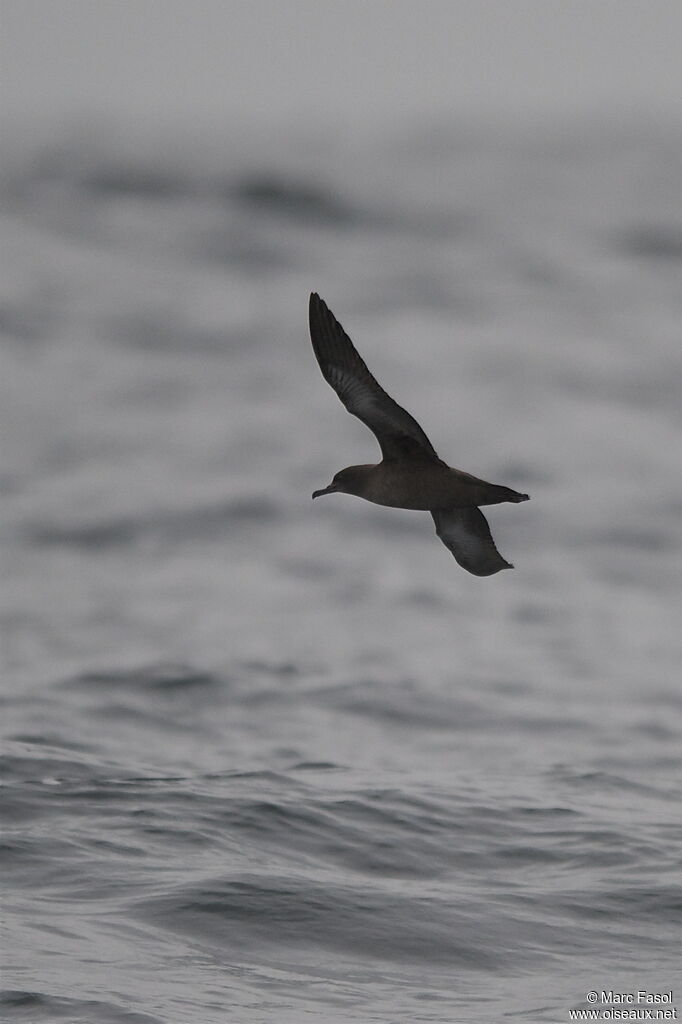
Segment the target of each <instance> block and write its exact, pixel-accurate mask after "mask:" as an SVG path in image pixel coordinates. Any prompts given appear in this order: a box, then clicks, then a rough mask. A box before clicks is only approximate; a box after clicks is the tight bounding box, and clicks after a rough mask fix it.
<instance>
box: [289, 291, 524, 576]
mask: <svg viewBox="0 0 682 1024" xmlns="http://www.w3.org/2000/svg"><path fill="white" fill-rule="evenodd" d="M309 315H310V337H311V339H312V343H313V350H314V352H315V356H316V357H317V361H318V363H319V364H320V369H321V370H322V375H323V377H324V379H325V380H326V381H327V383H328V384H330V385H331V387H333V388H334V390H335V391H336V393H337V395H338V396H339V398H340V399H341V401H342V402H343V404H344V405H345V407H346V409H347V410H348V412H350V413H352V414H353V415H354V416H357V417H358V419H360V420H362V422H363V423H364V424H365V425H366V426H367V427H369V429H370V430H371V431H372V432H373V433H374V435H375V436H376V438H377V440H378V442H379V446H380V448H381V454H382V456H383V458H382V461H381V462H380V463H379V464H378V465H376V466H374V465H369V466H349V467H348V468H347V469H342V470H340V471H339V472H338V473H337V474H336V475H335V477H334V479H333V480H332V482H331V484H330V485H329V486H328V487H325V488H324V489H322V490H320V491H315V492H314V494H313V498H316V497H318V496H319V495H322V494H330V493H332V492H334V491H341V492H344V493H347V494H355V495H357V496H358V497H360V498H365V499H366V500H367V501H372V502H374V503H375V504H377V505H388V506H390V507H393V508H409V509H421V510H423V511H429V512H431V515H432V516H433V519H434V522H435V524H436V533H437V534H438V536H439V537H440V539H441V540H442V541H443V543H444V544H445V546H446V547H447V548H449V550H450V551H451V552H452V554H453V555H454V557H455V559H456V560H457V562H458V563H459V564H460V565H461V566H462V567H463V568H464V569H466V570H467V571H468V572H470V573H473V574H474V575H475V576H491V575H493V574H494V573H496V572H499V571H500V570H501V569H511V568H513V566H512V565H511V564H510V563H509V562H507V561H505V559H504V558H502V556H501V555H500V553H499V551H498V550H497V548H496V547H495V543H494V541H493V538H492V536H491V533H490V529H489V527H488V523H487V521H486V519H485V516H484V515H483V513H482V512H481V510H480V508H479V507H478V506H479V505H494V504H498V503H499V502H505V501H510V502H519V501H527V500H528V495H527V494H520V493H519V492H518V491H514V490H512V489H511V488H509V487H504V486H502V485H500V484H490V483H487V482H486V481H485V480H480V479H478V477H475V476H471V475H470V474H469V473H463V472H462V471H461V470H458V469H452V468H451V467H450V466H448V465H446V463H445V462H443V460H442V459H439V458H438V455H437V454H436V451H435V449H434V447H433V445H432V444H431V442H430V441H429V439H428V437H427V436H426V434H425V433H424V431H423V430H422V428H421V427H420V426H419V424H418V423H417V421H416V420H415V419H414V418H413V417H412V416H411V415H410V414H409V412H406V411H405V409H403V408H401V406H399V405H398V403H397V402H395V401H394V400H393V399H392V398H391V396H390V395H388V394H387V393H386V392H385V391H384V389H383V388H382V387H381V386H380V385H379V384H378V383H377V381H376V380H375V379H374V377H373V376H372V374H371V373H370V371H369V370H368V369H367V366H366V365H365V363H364V361H363V360H362V358H361V357H360V355H359V353H358V352H357V350H356V348H355V346H354V345H353V342H352V341H351V340H350V338H349V337H348V335H347V334H346V332H345V331H344V329H343V327H342V326H341V324H340V323H339V322H338V320H337V319H336V318H335V317H334V314H333V313H332V312H331V310H330V309H329V307H328V306H327V305H326V303H325V302H324V301H323V300H322V299H321V298H320V296H319V295H317V294H316V293H315V292H313V293H312V295H311V296H310V309H309Z"/></svg>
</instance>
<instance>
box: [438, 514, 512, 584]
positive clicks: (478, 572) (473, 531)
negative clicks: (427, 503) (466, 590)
mask: <svg viewBox="0 0 682 1024" xmlns="http://www.w3.org/2000/svg"><path fill="white" fill-rule="evenodd" d="M431 515H432V516H433V521H434V523H435V524H436V533H437V534H438V536H439V537H440V539H441V540H442V541H443V544H445V546H446V548H449V549H450V551H452V553H453V555H454V556H455V559H456V561H457V562H459V564H460V565H461V566H462V568H463V569H466V570H467V572H471V573H473V574H474V576H493V575H494V574H495V573H496V572H499V571H500V569H513V568H514V566H513V565H511V564H510V563H509V562H505V560H504V558H503V557H502V555H501V554H500V552H499V551H498V550H497V548H496V547H495V541H494V540H493V538H492V534H491V533H490V527H489V526H488V522H487V520H486V518H485V516H484V515H483V513H482V512H481V510H480V508H453V509H447V510H446V511H440V510H436V511H434V512H432V513H431Z"/></svg>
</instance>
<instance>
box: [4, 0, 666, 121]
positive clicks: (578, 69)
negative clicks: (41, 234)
mask: <svg viewBox="0 0 682 1024" xmlns="http://www.w3.org/2000/svg"><path fill="white" fill-rule="evenodd" d="M0 7H1V10H2V49H3V69H4V70H3V89H2V95H3V99H2V109H3V113H4V115H5V116H6V117H9V118H11V119H17V118H18V119H20V120H21V119H23V118H25V117H26V116H29V115H30V116H35V117H44V116H47V117H50V118H53V117H56V118H64V117H67V118H68V117H71V116H74V115H76V114H79V113H83V112H87V111H92V110H96V111H97V112H102V111H104V112H107V113H111V114H114V115H122V116H128V115H129V114H130V113H131V112H134V111H138V112H140V113H142V114H145V115H149V114H152V115H154V116H163V117H167V116H169V115H170V116H176V115H177V116H181V117H187V116H189V117H196V116H201V117H212V116H215V115H218V114H224V115H229V116H233V117H234V116H237V117H241V118H244V119H245V120H249V121H252V120H254V119H257V118H260V117H263V118H265V119H273V118H275V119H279V118H282V117H283V118H294V119H297V118H299V117H303V116H307V117H312V118H314V119H317V118H319V117H322V116H324V117H329V118H336V119H341V121H343V122H347V123H349V124H353V123H357V124H361V123H362V124H369V125H371V124H373V123H376V122H379V121H383V122H388V123H389V124H392V123H395V122H397V121H399V120H403V119H405V118H406V117H407V118H410V117H413V116H414V115H431V116H434V117H438V116H441V115H443V114H449V113H452V114H456V115H467V114H470V113H473V114H478V113H481V112H483V113H486V114H492V115H498V116H499V115H502V116H505V117H506V116H513V115H522V116H534V115H537V114H540V115H546V114H548V113H549V114H551V113H553V112H560V111H567V112H584V111H592V112H600V111H602V112H603V111H613V110H623V111H627V110H632V109H634V110H636V111H644V112H647V111H657V112H660V113H662V114H668V115H669V114H670V113H672V112H673V111H675V110H676V109H677V110H678V111H680V110H681V109H682V70H681V69H682V60H681V59H680V54H681V53H682V0H638V2H635V0H0Z"/></svg>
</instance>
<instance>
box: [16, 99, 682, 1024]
mask: <svg viewBox="0 0 682 1024" xmlns="http://www.w3.org/2000/svg"><path fill="white" fill-rule="evenodd" d="M9 141H10V144H9V145H6V146H5V152H6V155H5V163H4V168H3V171H2V176H1V178H0V198H1V200H2V236H3V243H4V244H3V248H4V251H5V272H4V274H3V280H2V285H1V290H0V328H1V331H2V336H1V345H2V355H1V359H2V379H1V388H2V400H1V416H2V472H1V477H0V482H1V485H2V509H3V511H2V560H3V587H2V602H3V611H2V616H3V661H4V669H3V684H2V705H3V707H2V732H3V745H2V770H3V783H4V785H3V789H2V800H3V811H2V820H3V832H2V858H3V866H2V878H3V886H4V897H3V909H2V915H3V935H4V937H3V954H2V958H3V968H4V969H3V989H4V992H3V995H2V997H0V1013H1V1014H2V1015H3V1019H6V1020H7V1021H10V1022H14V1021H22V1022H29V1021H30V1022H55V1024H57V1022H67V1024H81V1022H85V1024H124V1022H125V1024H190V1022H192V1024H194V1022H197V1024H226V1022H227V1024H294V1022H295V1024H299V1022H309V1024H326V1022H330V1024H336V1022H338V1024H341V1022H361V1024H373V1022H377V1024H378V1022H381V1024H412V1022H429V1024H436V1022H438V1024H445V1022H484V1024H491V1022H495V1024H496V1022H502V1021H520V1022H531V1024H563V1022H567V1021H569V1020H570V1019H571V1017H570V1011H571V1010H576V1009H580V1008H586V1007H587V1006H588V1005H589V1002H587V1001H586V1000H587V998H588V997H587V993H588V992H589V991H591V990H594V991H596V992H597V993H598V995H599V998H600V1001H599V1002H598V1003H597V1004H596V1007H597V1009H598V1010H604V1004H603V1002H602V1001H601V995H602V993H603V992H606V993H608V992H609V991H618V992H623V993H632V992H634V993H636V992H637V991H638V990H647V991H648V992H650V993H669V992H670V991H671V990H672V991H673V997H672V1005H673V1006H674V1005H677V1007H678V1008H679V1012H682V968H681V967H680V964H681V963H682V960H681V959H680V949H682V866H681V858H680V850H681V840H682V815H681V811H680V807H681V803H680V801H681V798H682V746H681V737H682V683H681V679H682V671H681V669H682V617H681V612H680V607H681V606H680V589H681V588H680V584H681V576H682V573H681V569H682V561H681V559H680V524H681V522H682V472H681V464H680V452H681V451H682V408H681V405H680V392H681V388H682V205H681V204H680V195H681V194H682V137H681V136H680V135H679V133H678V134H675V133H674V132H673V131H672V130H671V126H670V125H666V124H657V123H656V121H655V119H653V118H652V119H651V121H650V122H649V123H642V122H641V121H635V120H633V122H632V123H630V124H627V123H621V124H619V125H610V124H608V123H602V124H597V123H595V124H589V125H588V124H581V123H579V122H572V123H566V124H563V125H561V124H560V125H556V124H555V125H553V126H551V128H550V127H547V128H545V129H542V128H541V127H539V126H538V127H536V128H534V129H532V130H531V129H525V130H521V129H518V130H517V129H512V128H511V127H498V128H493V127H488V128H479V129H477V128H474V127H471V126H468V127H466V126H458V125H431V126H429V125H424V126H423V127H421V128H419V129H413V130H407V129H406V130H405V131H404V132H403V133H400V134H394V135H389V134H388V133H386V134H385V135H383V136H382V135H380V134H379V135H375V136H371V135H369V134H365V135H362V136H354V137H353V136H352V134H351V133H350V132H349V133H347V134H346V135H343V134H342V135H341V137H336V138H335V137H334V136H333V135H332V134H331V133H329V132H326V131H316V130H314V129H312V128H306V129H305V130H303V129H302V130H301V131H299V132H298V133H297V132H295V131H290V132H287V133H285V132H284V131H281V132H279V133H278V132H277V131H274V132H272V133H270V134H267V135H266V134H263V133H259V132H257V131H255V129H254V130H253V131H252V132H249V131H245V130H243V129H237V128H233V127H232V126H230V125H227V124H226V125H223V126H220V127H219V128H215V130H214V131H213V132H207V131H205V130H204V129H203V128H201V127H196V128H194V129H190V128H189V127H187V126H186V127H185V129H183V130H182V131H170V130H167V129H164V131H161V130H158V131H152V130H144V131H143V130H142V129H141V128H140V127H138V128H134V127H128V128H126V127H122V126H118V127H117V128H115V129H114V128H112V129H111V130H106V131H105V130H104V128H102V127H101V126H98V127H97V128H94V127H92V126H90V127H88V126H87V125H79V126H78V127H77V128H73V129H69V130H68V131H67V130H63V131H58V130H57V129H54V130H52V131H51V132H48V131H47V130H45V133H44V137H40V138H36V137H35V136H34V137H32V138H31V140H30V143H29V141H28V140H27V139H24V138H22V137H21V136H20V135H19V134H18V135H17V136H16V138H15V139H14V142H13V144H12V140H11V139H10V140H9ZM311 290H316V291H319V292H320V294H321V295H322V296H323V297H324V298H325V299H326V301H327V302H328V303H329V305H330V306H331V308H332V310H333V311H334V312H335V313H336V315H337V317H338V318H339V319H340V320H341V321H342V323H343V324H344V326H345V327H346V329H347V330H348V332H349V333H350V335H351V337H353V339H354V340H355V342H356V344H357V346H358V348H359V350H360V352H361V354H362V355H363V356H364V358H365V360H366V361H367V363H368V365H369V367H370V369H371V370H372V371H373V372H374V373H375V375H376V376H377V377H378V379H379V381H380V382H381V383H382V384H383V385H384V387H385V388H386V389H387V390H388V391H389V392H390V393H391V394H392V395H393V396H394V397H395V398H396V399H397V400H398V401H399V402H401V404H403V405H405V406H406V407H407V408H408V409H409V410H410V411H411V412H412V413H413V415H414V416H415V417H416V418H417V419H418V420H419V421H420V423H421V424H422V426H423V427H424V429H425V430H426V432H427V433H428V435H429V437H430V438H431V440H432V442H433V444H434V446H435V447H436V449H437V450H438V452H439V454H441V456H442V457H443V458H445V459H446V460H447V461H449V462H450V463H451V464H452V465H454V466H457V467H458V468H460V469H464V470H467V471H469V472H472V473H475V474H476V475H479V476H482V477H484V478H485V479H489V480H493V481H495V482H497V483H503V484H506V485H508V486H510V487H514V488H517V489H519V490H522V491H528V492H530V494H531V497H532V500H531V501H530V502H529V503H527V504H523V505H506V506H505V505H501V506H495V507H492V508H490V509H488V510H487V515H488V518H489V521H490V523H491V527H492V529H493V533H494V536H495V539H496V541H497V544H498V547H499V548H500V551H501V552H502V554H503V555H504V556H505V557H506V558H507V559H508V560H509V561H511V562H513V563H514V564H515V566H516V568H515V570H514V571H513V572H504V573H500V574H499V575H497V576H494V577H491V578H487V579H478V578H475V577H473V576H470V575H469V574H467V573H466V572H464V571H463V570H462V569H460V568H459V567H458V566H457V564H456V563H455V562H454V560H453V558H452V557H451V556H450V554H449V553H448V551H447V550H446V549H445V548H444V547H443V545H442V544H440V543H439V541H438V540H437V538H436V536H435V533H434V529H433V523H432V521H431V519H430V517H429V516H428V515H427V514H425V513H416V512H404V511H399V510H391V509H384V508H379V507H376V506H372V505H369V504H367V503H364V502H361V501H359V500H357V499H355V498H351V497H349V496H347V495H333V496H330V497H326V498H324V499H322V500H320V501H316V502H315V503H314V504H313V502H312V501H311V498H310V496H311V493H312V491H313V490H314V489H316V488H321V487H324V486H325V485H326V484H327V483H329V481H330V480H331V477H332V475H333V474H334V473H335V472H336V471H337V470H338V469H340V468H342V467H343V466H346V465H349V464H352V463H357V462H371V461H374V460H375V459H376V457H377V456H378V448H377V446H376V443H375V441H374V438H373V437H372V436H371V434H370V433H369V432H368V431H367V430H366V429H365V428H364V427H363V426H362V424H360V423H359V422H358V421H357V420H354V419H353V418H351V417H349V416H348V415H347V414H346V413H345V411H344V409H343V407H342V406H341V404H340V403H339V401H338V399H337V398H336V396H335V395H334V393H333V392H332V391H331V390H330V388H329V387H328V386H327V384H326V383H325V382H324V380H323V379H322V377H321V375H320V372H319V369H318V367H317V365H316V362H315V360H314V357H313V353H312V350H311V346H310V341H309V338H308V333H307V300H308V294H309V292H310V291H311ZM670 1005H671V1004H668V1006H670ZM593 1006H594V1004H593Z"/></svg>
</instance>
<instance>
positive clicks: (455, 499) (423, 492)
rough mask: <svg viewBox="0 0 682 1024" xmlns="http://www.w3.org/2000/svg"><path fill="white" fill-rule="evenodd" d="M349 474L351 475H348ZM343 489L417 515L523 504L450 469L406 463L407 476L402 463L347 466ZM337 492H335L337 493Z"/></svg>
mask: <svg viewBox="0 0 682 1024" xmlns="http://www.w3.org/2000/svg"><path fill="white" fill-rule="evenodd" d="M351 471H352V472H351ZM342 473H345V474H347V475H346V477H345V483H347V484H349V485H350V486H352V487H353V489H352V490H351V489H350V486H348V487H344V490H345V491H346V493H347V494H355V495H356V496H357V497H359V498H364V499H365V501H371V502H373V503H374V504H375V505H386V506H388V508H407V509H414V510H415V511H418V512H431V511H433V510H434V509H440V510H441V511H444V510H446V509H450V508H477V507H478V506H479V505H498V504H499V503H500V502H503V501H525V497H523V496H518V495H517V492H516V491H512V490H511V489H510V488H509V487H502V486H500V485H498V484H489V483H486V482H485V480H479V479H478V477H475V476H471V474H470V473H463V472H462V471H461V470H459V469H452V468H451V467H450V466H446V465H445V463H444V462H441V461H440V460H439V461H438V462H427V461H424V462H421V461H419V460H417V459H414V460H412V461H411V462H410V466H409V473H406V472H405V466H404V463H403V462H399V461H390V460H385V459H384V460H383V461H382V462H380V463H378V465H376V466H372V465H370V466H349V467H348V469H347V470H342ZM340 489H341V488H339V490H340Z"/></svg>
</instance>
